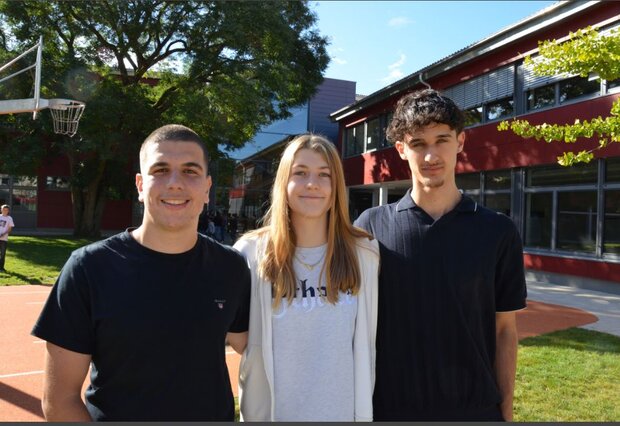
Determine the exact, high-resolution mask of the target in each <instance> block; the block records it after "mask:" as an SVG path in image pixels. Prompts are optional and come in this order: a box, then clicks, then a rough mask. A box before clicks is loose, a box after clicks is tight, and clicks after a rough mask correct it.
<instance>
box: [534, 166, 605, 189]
mask: <svg viewBox="0 0 620 426" xmlns="http://www.w3.org/2000/svg"><path fill="white" fill-rule="evenodd" d="M597 174H598V171H597V167H596V162H595V161H593V162H591V163H589V164H576V165H574V166H571V167H562V166H558V165H553V166H542V167H533V168H531V169H530V170H529V171H528V173H527V185H528V186H549V185H586V184H596V181H597V176H598V175H597Z"/></svg>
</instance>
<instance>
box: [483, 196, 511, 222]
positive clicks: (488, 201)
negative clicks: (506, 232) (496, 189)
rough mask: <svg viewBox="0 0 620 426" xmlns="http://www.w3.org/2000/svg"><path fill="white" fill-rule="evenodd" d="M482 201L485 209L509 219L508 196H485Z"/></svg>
mask: <svg viewBox="0 0 620 426" xmlns="http://www.w3.org/2000/svg"><path fill="white" fill-rule="evenodd" d="M484 199H485V201H484V205H485V207H488V208H489V209H491V210H495V211H496V212H499V213H503V214H505V215H506V216H508V217H510V194H487V195H485V197H484Z"/></svg>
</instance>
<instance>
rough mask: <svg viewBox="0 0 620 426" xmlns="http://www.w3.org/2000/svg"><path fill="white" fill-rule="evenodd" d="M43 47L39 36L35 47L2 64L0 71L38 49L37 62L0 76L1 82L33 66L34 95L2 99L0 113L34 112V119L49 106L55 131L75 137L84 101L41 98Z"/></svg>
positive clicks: (41, 38)
mask: <svg viewBox="0 0 620 426" xmlns="http://www.w3.org/2000/svg"><path fill="white" fill-rule="evenodd" d="M42 48H43V37H39V42H38V43H37V44H35V45H34V46H33V47H31V48H30V49H28V50H27V51H25V52H24V53H22V54H21V55H19V56H17V57H16V58H14V59H12V60H11V61H9V62H7V63H6V64H3V65H2V64H0V72H2V71H4V70H5V69H8V68H9V67H10V66H12V65H14V64H16V63H17V62H18V61H19V60H20V59H22V58H24V57H25V56H26V55H28V54H30V53H31V52H34V51H35V50H36V52H37V53H36V58H35V63H34V64H32V65H29V66H26V67H25V68H22V69H21V70H19V71H16V72H14V73H13V74H11V75H9V76H7V77H4V78H0V83H2V82H4V81H6V80H9V79H11V78H13V77H16V76H18V75H20V74H22V73H24V72H26V71H28V70H30V69H32V68H34V69H35V79H34V95H33V97H32V98H28V99H8V100H0V114H17V113H22V112H32V119H33V120H35V119H36V118H37V115H38V112H39V111H41V110H43V109H45V108H49V109H50V112H51V113H52V122H53V123H54V133H56V134H59V135H67V136H69V137H73V136H74V135H75V133H76V132H77V129H78V124H79V121H80V118H81V117H82V113H83V112H84V107H85V106H86V104H85V103H84V102H80V101H75V100H72V99H49V100H48V99H43V98H41V63H42V60H41V57H42Z"/></svg>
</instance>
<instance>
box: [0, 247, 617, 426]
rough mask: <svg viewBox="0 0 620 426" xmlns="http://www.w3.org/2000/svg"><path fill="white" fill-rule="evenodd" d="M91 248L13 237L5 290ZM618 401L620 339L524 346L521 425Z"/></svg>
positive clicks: (611, 415) (582, 414) (571, 417)
mask: <svg viewBox="0 0 620 426" xmlns="http://www.w3.org/2000/svg"><path fill="white" fill-rule="evenodd" d="M90 242H91V240H86V239H75V238H70V237H63V238H58V237H20V236H14V237H11V238H10V239H9V246H8V247H9V248H8V251H7V261H6V269H7V270H8V271H9V272H8V273H0V285H21V284H53V283H54V281H55V280H56V277H57V276H58V274H59V272H60V269H61V268H62V265H63V264H64V263H65V261H66V260H67V258H68V257H69V255H70V253H71V251H73V250H75V249H76V248H78V247H81V246H83V245H85V244H88V243H90ZM618 401H620V338H619V337H616V336H612V335H610V334H605V333H598V332H595V331H589V330H584V329H580V328H571V329H568V330H562V331H557V332H555V333H549V334H545V335H542V336H536V337H530V338H527V339H524V340H522V341H521V342H520V343H519V361H518V368H517V380H516V386H515V421H520V422H538V421H546V422H560V421H562V422H566V421H571V422H578V421H588V422H594V421H596V422H612V421H618V420H620V404H619V403H618ZM236 402H238V401H236ZM236 405H237V404H236ZM236 408H237V410H236V411H237V413H238V405H237V407H236Z"/></svg>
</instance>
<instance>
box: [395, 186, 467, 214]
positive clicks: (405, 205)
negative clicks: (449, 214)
mask: <svg viewBox="0 0 620 426" xmlns="http://www.w3.org/2000/svg"><path fill="white" fill-rule="evenodd" d="M415 207H417V205H416V203H415V202H414V201H413V198H412V197H411V188H409V189H408V190H407V193H406V194H405V196H404V197H403V198H401V199H400V201H398V204H396V211H398V212H401V211H403V210H409V209H413V208H415ZM454 210H457V211H459V212H464V213H468V212H469V213H474V212H475V211H477V210H478V203H477V202H475V201H474V200H473V199H471V198H470V197H468V196H467V195H464V194H463V195H461V200H460V201H459V203H458V204H457V205H456V207H455V208H454Z"/></svg>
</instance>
